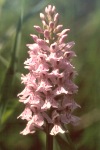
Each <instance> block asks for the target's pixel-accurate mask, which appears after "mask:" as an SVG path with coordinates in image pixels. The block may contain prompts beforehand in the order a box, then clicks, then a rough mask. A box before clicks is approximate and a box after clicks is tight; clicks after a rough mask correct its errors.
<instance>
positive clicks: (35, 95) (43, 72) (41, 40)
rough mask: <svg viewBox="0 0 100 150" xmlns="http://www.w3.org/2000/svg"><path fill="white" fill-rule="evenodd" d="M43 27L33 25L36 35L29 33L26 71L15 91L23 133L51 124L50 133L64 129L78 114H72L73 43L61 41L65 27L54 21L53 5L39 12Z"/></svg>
mask: <svg viewBox="0 0 100 150" xmlns="http://www.w3.org/2000/svg"><path fill="white" fill-rule="evenodd" d="M40 18H41V20H42V24H43V28H41V27H40V26H34V28H35V29H36V31H37V32H38V34H39V35H38V36H37V35H34V34H31V37H32V38H33V40H34V42H33V44H27V46H28V48H29V51H28V54H29V58H28V59H27V60H26V61H25V62H24V64H25V68H26V69H28V70H29V73H28V74H26V75H22V77H21V80H22V83H23V84H24V85H25V88H24V90H23V91H22V92H21V93H20V94H18V96H19V98H20V100H19V101H20V102H23V103H24V104H25V110H24V111H23V112H22V114H21V115H20V116H19V117H20V118H21V119H23V120H24V119H25V120H27V125H26V128H25V129H24V130H23V131H22V132H21V133H22V134H23V135H26V134H29V133H34V132H35V131H36V129H38V128H39V129H42V130H45V128H46V124H47V123H48V124H51V125H52V128H51V131H50V134H51V135H56V134H57V133H64V132H65V128H64V126H65V124H69V123H72V124H76V122H77V121H78V120H79V118H78V117H76V116H74V115H72V113H73V111H74V110H75V109H76V108H77V107H79V105H78V104H77V103H76V102H75V101H74V98H73V95H74V94H75V93H76V92H77V90H78V87H77V86H76V85H75V84H74V83H73V78H74V76H75V75H76V71H75V68H74V67H73V65H72V64H71V59H72V58H73V57H74V56H76V55H75V53H74V52H73V51H72V47H73V46H74V44H75V43H74V42H68V43H65V40H66V38H67V35H68V34H67V33H68V32H69V29H62V28H63V25H62V24H58V18H59V14H58V13H56V10H55V6H51V5H48V7H46V8H45V14H43V13H40Z"/></svg>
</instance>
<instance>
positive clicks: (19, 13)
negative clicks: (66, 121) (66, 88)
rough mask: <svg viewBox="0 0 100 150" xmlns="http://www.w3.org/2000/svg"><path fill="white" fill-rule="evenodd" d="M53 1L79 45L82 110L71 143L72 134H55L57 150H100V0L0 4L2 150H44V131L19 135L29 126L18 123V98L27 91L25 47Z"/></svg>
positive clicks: (27, 0) (4, 0)
mask: <svg viewBox="0 0 100 150" xmlns="http://www.w3.org/2000/svg"><path fill="white" fill-rule="evenodd" d="M48 3H49V4H52V5H55V6H56V8H57V11H58V12H59V13H60V20H61V21H62V24H64V27H68V28H71V33H70V35H69V37H68V41H71V40H74V41H75V43H76V46H75V48H74V49H75V51H76V53H77V56H78V57H77V58H76V59H75V60H74V62H73V63H75V66H76V68H77V71H78V74H79V75H78V76H77V79H76V81H75V82H76V83H77V85H78V86H79V92H78V94H77V95H76V100H77V102H78V103H79V104H80V105H81V107H82V108H81V109H79V110H78V111H76V112H75V113H76V114H77V115H78V116H80V117H81V121H80V124H79V125H78V126H76V127H72V126H69V127H68V129H69V132H70V138H71V139H72V140H70V138H69V136H68V134H67V133H66V135H64V136H60V135H59V136H56V137H55V138H54V141H55V142H54V143H55V144H54V150H61V149H65V150H72V149H73V150H74V149H75V147H76V149H77V150H94V149H95V150H100V142H99V140H100V133H99V130H100V116H99V113H100V101H99V99H100V92H99V89H100V82H99V78H100V58H99V53H100V52H99V51H100V48H99V43H100V42H99V41H100V19H99V18H100V1H99V0H95V1H94V0H84V1H81V0H76V1H75V0H74V1H73V0H67V1H66V0H63V1H57V0H51V1H49V0H21V1H20V0H17V1H14V0H0V18H1V22H0V35H1V36H0V150H17V149H20V150H32V149H38V150H44V149H45V135H44V133H42V132H39V133H36V134H34V135H28V136H22V135H20V134H19V132H20V131H21V130H22V129H23V128H24V127H25V123H24V122H23V121H21V120H20V119H19V120H17V116H18V115H19V114H20V113H21V112H22V110H23V105H22V104H21V103H20V104H19V102H18V98H17V94H18V93H19V92H20V91H21V89H22V85H21V84H20V74H21V73H25V69H24V68H23V62H24V60H25V59H26V57H27V48H26V47H25V45H26V44H27V43H31V38H30V37H29V34H30V33H34V32H35V31H34V30H33V25H35V24H40V21H39V12H41V11H42V10H43V8H44V7H45V6H46V5H47V4H48ZM16 141H17V142H16ZM74 145H75V147H74Z"/></svg>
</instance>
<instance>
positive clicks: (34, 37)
mask: <svg viewBox="0 0 100 150" xmlns="http://www.w3.org/2000/svg"><path fill="white" fill-rule="evenodd" d="M30 36H31V37H32V38H33V40H34V42H36V41H37V39H38V36H37V35H35V34H30Z"/></svg>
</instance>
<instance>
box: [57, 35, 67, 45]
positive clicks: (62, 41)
mask: <svg viewBox="0 0 100 150" xmlns="http://www.w3.org/2000/svg"><path fill="white" fill-rule="evenodd" d="M66 37H67V34H65V35H62V36H61V38H60V40H59V43H60V44H62V43H64V41H65V39H66Z"/></svg>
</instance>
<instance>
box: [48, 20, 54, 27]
mask: <svg viewBox="0 0 100 150" xmlns="http://www.w3.org/2000/svg"><path fill="white" fill-rule="evenodd" d="M49 27H50V28H51V29H53V28H54V23H53V22H52V21H50V23H49Z"/></svg>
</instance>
